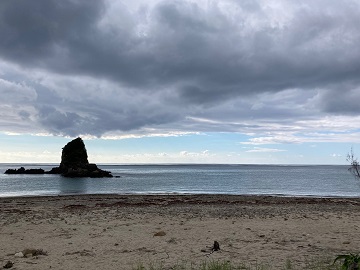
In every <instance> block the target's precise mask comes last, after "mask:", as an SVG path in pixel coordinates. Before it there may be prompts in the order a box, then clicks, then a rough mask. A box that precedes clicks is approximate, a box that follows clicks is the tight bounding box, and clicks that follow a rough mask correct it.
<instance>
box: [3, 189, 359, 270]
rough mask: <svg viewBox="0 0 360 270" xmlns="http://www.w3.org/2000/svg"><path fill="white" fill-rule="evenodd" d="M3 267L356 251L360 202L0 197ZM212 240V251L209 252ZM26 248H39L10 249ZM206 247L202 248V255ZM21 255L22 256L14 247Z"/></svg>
mask: <svg viewBox="0 0 360 270" xmlns="http://www.w3.org/2000/svg"><path fill="white" fill-rule="evenodd" d="M0 223H1V226H0V243H1V245H0V262H1V264H2V265H1V266H3V265H5V264H6V262H7V261H11V262H13V263H14V265H13V267H12V269H40V270H41V269H88V270H91V269H134V268H136V267H137V266H138V265H139V264H141V263H142V264H144V265H149V263H154V264H156V263H162V265H163V266H164V267H165V268H166V267H168V268H169V269H170V268H171V267H172V266H173V265H175V264H180V263H182V262H183V261H186V262H188V263H190V262H193V263H199V262H204V261H211V260H221V261H222V260H225V261H226V260H229V261H231V262H233V263H235V264H236V263H241V262H246V263H247V264H252V263H263V264H270V265H271V266H273V269H276V268H277V267H283V266H284V265H285V263H286V261H287V260H290V261H291V262H292V264H293V265H294V266H296V267H298V268H302V267H305V265H306V262H309V261H314V260H315V261H318V260H323V259H329V258H330V259H333V258H334V257H335V256H336V255H338V254H343V253H348V252H358V251H359V250H360V199H353V198H349V199H344V198H322V199H320V198H283V197H261V196H228V195H147V196H140V195H139V196H138V195H129V196H124V195H81V196H54V197H21V198H0ZM214 241H218V242H219V244H220V248H221V249H220V251H216V252H213V253H211V247H212V245H213V243H214ZM25 249H37V250H42V252H43V253H46V254H47V255H36V254H34V255H35V256H31V255H27V256H26V257H18V256H19V254H18V255H17V256H15V254H16V253H19V252H22V251H23V250H25ZM210 253H211V254H210ZM20 255H21V254H20Z"/></svg>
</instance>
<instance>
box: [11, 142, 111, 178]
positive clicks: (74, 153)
mask: <svg viewBox="0 0 360 270" xmlns="http://www.w3.org/2000/svg"><path fill="white" fill-rule="evenodd" d="M5 173H6V174H44V173H48V174H61V175H62V176H65V177H94V178H100V177H113V176H112V174H111V173H110V172H108V171H104V170H101V169H99V168H98V167H97V165H96V164H93V163H89V161H88V156H87V151H86V148H85V144H84V142H83V140H82V139H81V138H76V139H74V140H72V141H71V142H69V143H68V144H66V145H65V146H64V148H63V150H62V154H61V163H60V166H59V167H55V168H52V169H51V170H50V171H48V172H45V171H44V170H43V169H27V170H26V169H25V168H24V167H21V168H20V169H8V170H6V172H5Z"/></svg>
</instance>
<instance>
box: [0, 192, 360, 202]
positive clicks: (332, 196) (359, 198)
mask: <svg viewBox="0 0 360 270" xmlns="http://www.w3.org/2000/svg"><path fill="white" fill-rule="evenodd" d="M91 196H103V197H109V196H110V197H147V196H149V197H152V196H153V197H154V196H160V197H172V196H173V197H182V196H183V197H188V196H191V197H234V198H235V197H238V198H242V197H243V198H279V199H290V200H291V199H309V200H312V199H315V200H316V199H334V200H337V199H339V200H359V201H360V196H342V195H338V196H335V195H328V196H318V195H287V194H230V193H226V194H225V193H177V192H172V193H83V194H78V193H66V194H42V195H39V194H37V195H31V194H30V195H5V196H2V195H0V200H2V199H21V198H43V197H44V198H53V197H54V198H57V197H91Z"/></svg>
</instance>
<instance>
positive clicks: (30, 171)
mask: <svg viewBox="0 0 360 270" xmlns="http://www.w3.org/2000/svg"><path fill="white" fill-rule="evenodd" d="M44 173H45V171H44V170H43V169H25V168H24V167H20V168H19V169H7V170H6V171H5V174H44Z"/></svg>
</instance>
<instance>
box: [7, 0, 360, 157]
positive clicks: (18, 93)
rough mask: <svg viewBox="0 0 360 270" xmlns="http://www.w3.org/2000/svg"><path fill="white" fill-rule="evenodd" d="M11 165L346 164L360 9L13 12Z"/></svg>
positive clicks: (186, 4)
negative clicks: (79, 154)
mask: <svg viewBox="0 0 360 270" xmlns="http://www.w3.org/2000/svg"><path fill="white" fill-rule="evenodd" d="M0 37H1V38H0V97H1V98H0V162H14V163H19V162H23V163H29V162H31V163H38V162H44V163H58V162H60V158H61V149H62V147H63V146H64V145H65V144H66V143H67V142H69V141H70V140H71V139H73V138H76V137H78V136H80V137H81V138H83V139H84V142H85V145H86V147H87V151H88V155H89V161H90V162H97V163H235V164H253V163H256V164H347V162H346V155H347V153H348V152H349V151H350V149H351V148H353V149H354V152H355V154H356V153H359V155H360V47H359V44H360V2H359V1H358V0H315V1H314V0H301V1H292V0H242V1H235V0H234V1H233V0H221V1H214V0H173V1H169V0H168V1H164V0H132V1H121V0H86V1H85V0H62V1H58V0H36V1H24V0H2V1H0Z"/></svg>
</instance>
